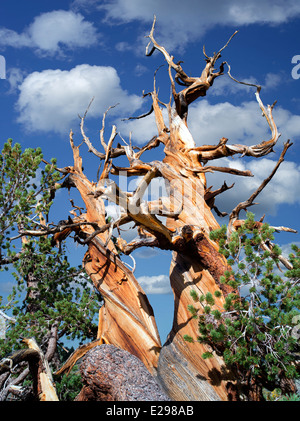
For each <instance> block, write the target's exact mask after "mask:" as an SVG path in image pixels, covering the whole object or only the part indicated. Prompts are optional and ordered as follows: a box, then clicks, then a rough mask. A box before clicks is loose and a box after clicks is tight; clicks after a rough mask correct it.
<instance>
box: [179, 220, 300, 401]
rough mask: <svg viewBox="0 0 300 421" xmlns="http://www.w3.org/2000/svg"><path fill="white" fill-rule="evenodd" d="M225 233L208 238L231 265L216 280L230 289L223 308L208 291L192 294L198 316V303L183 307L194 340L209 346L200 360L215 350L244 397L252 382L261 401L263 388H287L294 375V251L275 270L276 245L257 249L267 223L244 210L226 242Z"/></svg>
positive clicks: (297, 252)
mask: <svg viewBox="0 0 300 421" xmlns="http://www.w3.org/2000/svg"><path fill="white" fill-rule="evenodd" d="M226 231H227V230H226V227H225V226H223V227H222V228H221V229H219V230H217V231H214V232H212V233H211V238H212V239H213V240H215V241H217V242H218V243H219V246H220V250H219V251H220V253H222V254H223V255H224V256H225V257H226V258H227V261H228V263H229V265H230V266H231V268H232V269H230V270H228V271H226V272H225V273H224V275H223V276H222V277H221V279H220V280H221V282H222V283H224V284H227V285H230V286H231V287H232V291H233V292H231V293H229V294H228V295H227V296H226V297H225V302H224V306H223V308H217V306H216V304H215V300H214V297H213V296H212V294H210V293H209V294H206V296H200V297H198V302H199V304H201V307H202V309H203V310H202V312H201V314H200V312H199V310H200V307H199V308H198V309H195V307H194V305H193V306H192V307H193V309H192V310H191V306H189V309H190V310H191V313H192V315H193V316H195V314H197V317H198V322H199V337H198V338H197V340H198V341H199V342H200V343H206V344H210V345H211V346H212V348H213V350H214V352H213V353H205V355H203V358H210V357H213V356H214V353H221V354H222V355H223V358H224V361H225V363H226V365H227V366H228V367H230V368H231V369H232V370H234V371H235V372H236V373H237V377H238V378H239V379H240V380H241V384H243V385H246V389H244V391H245V390H246V394H247V391H248V392H250V395H249V393H248V395H249V396H251V387H252V386H253V385H255V387H256V390H257V388H258V389H259V399H263V395H262V388H263V387H265V388H267V389H270V390H273V389H275V388H276V387H279V388H281V389H282V391H283V392H284V391H285V390H286V391H291V380H292V379H296V378H298V377H299V374H298V371H297V364H296V361H297V360H298V359H299V357H298V355H299V342H298V337H297V336H295V335H293V333H292V332H293V327H295V320H299V314H300V312H299V309H300V294H299V292H300V285H299V279H300V249H299V248H298V247H297V246H295V245H293V246H292V251H293V253H291V254H290V256H289V262H290V263H291V264H292V269H290V270H288V271H286V272H285V273H283V272H281V271H280V270H279V269H278V266H279V256H280V254H281V250H280V249H279V247H278V246H272V250H271V252H270V250H266V248H265V247H263V244H266V243H269V242H271V241H272V240H273V239H274V235H273V233H274V230H273V229H271V228H270V227H269V225H268V224H262V226H261V227H260V228H258V227H257V224H256V223H255V219H254V215H253V214H252V213H248V214H247V219H246V220H245V222H244V224H243V225H242V226H241V227H240V228H238V230H237V231H236V232H233V233H232V235H231V237H230V240H229V241H228V239H227V235H226ZM215 294H216V296H218V295H220V292H219V291H217V292H216V293H215ZM191 296H192V299H193V301H194V303H195V302H196V301H197V293H196V292H195V291H192V293H191ZM185 339H186V340H187V341H188V342H192V341H194V339H193V338H190V337H188V338H185ZM251 385H252V386H251Z"/></svg>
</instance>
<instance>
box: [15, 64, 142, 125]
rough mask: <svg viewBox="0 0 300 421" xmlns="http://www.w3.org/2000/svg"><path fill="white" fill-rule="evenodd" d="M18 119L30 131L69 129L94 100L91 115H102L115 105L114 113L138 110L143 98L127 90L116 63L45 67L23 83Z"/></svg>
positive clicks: (18, 105) (18, 106)
mask: <svg viewBox="0 0 300 421" xmlns="http://www.w3.org/2000/svg"><path fill="white" fill-rule="evenodd" d="M19 89H20V95H19V98H18V101H17V106H16V107H17V111H18V112H19V117H18V122H19V123H22V124H24V126H25V128H26V129H27V130H29V131H54V132H57V133H68V132H69V130H70V129H71V128H72V127H71V125H72V124H74V121H75V122H77V121H78V114H80V115H83V114H84V112H85V110H86V108H87V106H88V104H89V102H90V100H91V99H92V98H93V97H95V100H94V102H93V104H92V106H91V108H90V110H89V114H88V115H89V117H98V118H99V116H102V114H103V112H105V111H106V110H107V108H108V107H109V106H111V105H114V104H116V103H119V106H118V107H116V108H115V109H114V110H112V111H111V113H116V112H120V113H122V112H123V113H124V112H125V111H126V113H128V112H135V111H136V110H137V109H138V108H139V107H140V106H141V101H142V100H141V98H139V97H138V96H136V95H129V94H128V92H127V91H125V90H123V89H122V87H121V84H120V78H119V76H118V74H117V72H116V70H115V69H114V68H113V67H104V66H90V65H88V64H82V65H79V66H76V67H74V68H73V69H71V70H69V71H67V70H59V69H57V70H44V71H42V72H34V73H31V74H30V75H28V76H27V77H26V78H25V79H24V81H23V83H22V84H21V85H20V86H19Z"/></svg>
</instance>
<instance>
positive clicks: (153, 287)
mask: <svg viewBox="0 0 300 421" xmlns="http://www.w3.org/2000/svg"><path fill="white" fill-rule="evenodd" d="M137 281H138V282H139V284H140V285H141V287H142V288H143V290H144V291H145V293H146V294H170V293H171V292H172V289H171V287H170V279H169V277H168V276H167V275H154V276H139V277H138V278H137Z"/></svg>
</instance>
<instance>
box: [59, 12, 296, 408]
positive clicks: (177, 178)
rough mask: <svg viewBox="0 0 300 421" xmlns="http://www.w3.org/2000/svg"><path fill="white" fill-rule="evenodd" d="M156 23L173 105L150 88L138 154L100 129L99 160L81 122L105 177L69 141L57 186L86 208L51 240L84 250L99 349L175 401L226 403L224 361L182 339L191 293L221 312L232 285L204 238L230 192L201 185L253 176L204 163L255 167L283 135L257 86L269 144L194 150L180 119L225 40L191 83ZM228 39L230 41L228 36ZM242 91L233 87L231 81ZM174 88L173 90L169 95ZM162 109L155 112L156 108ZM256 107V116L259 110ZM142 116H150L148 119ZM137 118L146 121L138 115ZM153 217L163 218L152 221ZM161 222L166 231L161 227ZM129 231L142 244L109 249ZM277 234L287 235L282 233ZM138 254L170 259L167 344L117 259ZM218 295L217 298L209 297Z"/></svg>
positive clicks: (193, 329) (207, 79) (228, 378)
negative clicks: (143, 372) (152, 132)
mask: <svg viewBox="0 0 300 421" xmlns="http://www.w3.org/2000/svg"><path fill="white" fill-rule="evenodd" d="M154 27H155V19H154V22H153V26H152V29H151V31H150V34H149V35H148V37H149V44H148V46H147V49H146V55H148V56H151V54H152V53H153V52H154V51H155V50H158V51H159V52H160V53H161V54H162V55H163V57H164V59H165V60H166V62H167V64H168V74H169V78H170V83H171V89H172V97H171V99H170V103H168V104H163V103H162V102H160V101H159V99H158V94H157V91H156V88H155V81H154V89H153V92H151V93H150V94H149V95H150V96H151V98H152V107H151V111H152V112H153V113H154V115H155V121H156V125H157V136H155V137H154V138H152V139H151V140H150V141H149V142H148V143H147V144H146V145H145V146H144V147H143V148H141V149H139V148H134V147H132V145H131V142H128V144H127V143H126V144H124V145H121V146H120V145H119V144H118V145H117V147H114V146H113V142H114V140H115V138H116V136H117V129H116V127H115V126H113V128H112V131H111V135H110V138H109V140H108V141H107V142H106V141H105V139H104V122H105V116H106V114H105V115H104V118H103V125H102V129H101V131H100V135H101V136H100V137H101V143H102V146H103V148H104V151H103V152H100V151H98V150H97V149H96V148H95V146H94V145H93V144H92V142H91V140H90V139H89V138H88V137H87V136H86V134H85V131H84V122H85V117H86V114H85V115H84V116H83V117H82V118H81V133H82V136H83V142H84V143H85V144H86V145H87V147H88V149H89V151H90V152H92V153H93V154H94V155H96V156H97V157H98V158H99V159H100V160H101V161H103V166H102V174H101V175H100V177H99V179H98V181H97V182H93V181H90V180H89V179H88V178H87V176H86V175H85V173H84V171H83V167H82V159H81V156H80V152H79V146H76V145H75V143H74V140H73V133H72V132H71V133H70V143H71V147H72V149H73V156H74V164H73V165H72V166H69V167H66V168H62V169H60V171H61V172H62V173H63V174H65V176H66V178H65V181H64V183H63V187H66V188H71V187H75V188H76V189H77V190H78V191H79V193H80V195H81V197H82V199H83V201H84V203H85V206H86V211H85V213H81V214H78V215H77V216H75V217H74V218H73V220H72V224H69V225H68V224H66V226H65V229H63V228H64V227H60V232H58V233H57V234H55V238H54V239H55V241H57V243H59V242H60V241H61V240H62V239H63V238H64V237H65V236H66V235H67V234H68V233H69V232H71V231H72V230H75V231H76V238H77V240H78V241H79V242H80V243H81V244H86V245H87V247H88V250H87V252H86V255H85V257H84V261H83V263H84V267H85V270H86V272H87V273H88V275H89V276H90V277H91V279H92V281H93V283H94V286H95V287H96V288H97V289H98V291H99V292H100V294H101V296H102V297H103V299H104V305H103V306H102V307H101V309H100V312H99V327H98V342H95V344H101V343H107V344H113V345H115V346H118V347H120V348H123V349H125V350H127V351H129V352H131V353H132V354H134V355H136V356H137V357H138V358H140V359H141V361H143V363H144V364H145V365H146V367H147V368H148V369H149V371H150V372H151V373H153V374H154V375H157V378H158V380H159V382H160V383H161V384H162V386H163V388H164V389H165V390H166V392H167V393H168V394H169V396H170V397H171V399H173V400H203V401H204V400H210V401H214V400H224V401H226V400H228V399H229V394H230V395H231V396H232V395H233V393H232V389H233V388H234V383H235V379H234V376H233V375H232V373H230V372H228V370H226V369H225V365H224V360H223V358H222V356H218V357H216V358H213V359H203V358H202V355H203V354H204V353H205V352H209V351H210V347H208V345H206V344H205V343H203V344H199V343H195V344H190V343H187V342H186V341H185V340H184V337H186V336H190V337H197V334H198V323H197V320H195V319H194V318H193V317H192V315H191V313H190V312H189V310H188V305H189V304H190V303H191V296H190V293H191V291H192V290H193V291H195V292H196V293H197V294H198V295H206V294H207V293H211V294H213V295H214V297H215V302H216V304H217V305H218V306H219V307H220V308H221V307H222V306H223V304H224V302H225V298H226V296H227V295H228V294H229V293H230V292H232V288H231V287H230V286H229V285H226V284H222V283H221V282H220V277H221V276H222V275H223V274H224V272H225V271H226V270H228V263H227V261H226V258H225V257H224V255H222V254H220V253H219V246H218V244H217V242H215V241H213V240H211V239H210V236H209V234H210V232H211V231H212V230H216V229H218V228H219V224H218V223H217V221H216V219H215V217H214V214H213V210H214V211H215V212H216V213H217V214H221V212H220V211H219V210H218V209H217V208H216V206H215V197H216V196H217V195H219V194H221V193H222V192H224V191H226V190H227V189H230V188H231V187H233V186H227V185H226V183H224V185H222V186H221V187H219V188H218V189H216V190H212V189H211V188H210V187H208V186H207V184H206V174H205V173H206V172H213V171H221V172H224V173H230V174H235V175H237V176H251V175H252V174H251V173H250V171H239V170H237V169H233V168H224V167H217V166H210V165H207V163H208V161H210V160H215V159H218V158H222V157H228V156H233V155H236V154H237V155H240V156H250V157H253V158H260V157H262V156H265V155H267V154H268V153H270V152H272V151H273V148H274V146H275V145H276V142H277V140H278V138H279V136H280V134H279V133H278V130H277V127H276V124H275V121H274V119H273V115H272V110H273V106H267V107H265V106H264V104H263V102H262V101H261V98H260V91H261V88H260V86H256V85H253V86H254V89H255V90H256V93H255V95H256V99H257V102H258V106H259V107H258V112H259V111H260V110H261V112H262V113H263V116H264V117H265V118H266V122H267V124H268V125H269V127H270V130H271V139H270V140H267V141H263V142H261V143H259V144H257V145H252V146H246V145H239V144H235V145H230V144H229V143H228V139H226V138H222V139H221V140H220V141H219V143H218V144H216V145H203V146H199V147H196V145H195V141H194V139H193V137H192V135H191V133H190V131H189V129H188V124H187V117H188V110H189V105H190V104H191V103H192V102H193V101H195V100H197V99H198V98H199V97H203V96H205V95H206V91H207V90H208V89H209V88H210V87H211V86H212V85H213V82H214V80H215V78H217V77H219V76H221V75H223V73H224V68H225V66H227V67H228V69H229V70H228V75H229V76H230V77H232V76H231V74H230V67H229V65H228V64H227V63H226V62H222V63H221V64H220V66H219V69H218V70H216V64H217V61H218V60H219V59H220V57H221V53H222V51H223V50H224V49H225V47H227V45H228V43H229V41H230V40H231V38H232V37H231V38H230V39H229V41H228V42H227V43H226V44H225V45H224V47H223V48H221V49H220V50H219V51H218V52H217V53H214V54H213V56H212V57H209V56H208V55H207V54H206V52H205V51H203V52H204V55H205V61H206V64H205V67H204V69H203V71H202V73H201V74H200V76H199V77H190V76H188V75H187V74H186V73H185V72H184V70H183V68H182V66H181V65H180V64H179V63H177V64H176V63H175V62H174V59H173V56H170V55H169V53H168V52H167V51H166V49H165V48H164V47H162V46H160V45H159V44H158V43H157V42H156V40H155V38H154ZM233 35H235V34H233ZM236 82H237V83H239V82H238V81H236ZM176 83H177V85H179V86H180V89H181V90H180V91H179V92H177V90H176ZM161 107H162V108H161ZM164 107H165V108H166V109H167V113H168V122H166V121H165V119H164V118H163V113H162V109H163V108H164ZM259 108H260V110H259ZM148 114H149V113H148ZM141 117H144V116H141ZM159 145H163V147H164V154H165V156H164V159H163V160H162V161H152V162H143V161H142V160H141V158H142V154H143V153H144V152H145V151H148V150H150V149H152V148H155V147H158V146H159ZM290 145H291V144H290V143H289V142H287V143H285V145H284V149H283V151H282V153H281V156H280V159H279V161H278V163H277V165H276V167H275V168H274V170H273V172H272V173H271V174H270V176H269V177H268V178H267V179H266V180H264V182H263V183H262V185H261V186H260V187H259V188H258V189H257V190H256V191H255V192H254V193H253V195H252V196H251V197H250V198H249V199H248V200H246V201H245V202H243V203H240V204H239V205H238V206H236V207H235V209H234V210H233V211H232V213H231V214H230V218H229V225H228V234H230V233H231V232H232V231H234V230H235V228H236V227H237V226H239V225H240V224H241V220H240V219H239V214H240V211H241V210H243V209H246V208H247V207H248V206H250V205H252V204H253V200H254V199H255V197H256V196H257V195H258V193H260V192H261V190H262V189H263V188H264V187H265V185H266V184H267V183H268V182H269V181H270V180H271V178H272V177H273V175H274V174H275V172H276V170H277V169H278V167H279V165H280V163H281V162H282V161H283V159H284V155H285V153H286V151H287V149H288V148H289V146H290ZM122 155H123V156H124V155H125V156H127V158H128V161H129V165H128V167H126V168H124V167H118V166H117V165H116V161H115V159H116V158H117V157H119V156H122ZM124 171H125V172H126V174H127V176H128V177H129V176H141V177H142V178H141V182H140V184H139V185H138V187H137V189H136V190H135V191H134V192H127V191H122V190H121V189H120V188H119V186H118V185H117V184H116V182H115V181H113V180H112V178H110V174H111V175H114V176H117V175H118V174H120V172H122V173H124ZM155 177H162V178H163V179H164V180H165V183H166V186H167V190H168V197H162V198H160V199H159V200H153V201H145V200H144V198H143V197H144V193H145V191H146V189H147V187H148V186H149V184H150V183H151V180H153V179H154V178H155ZM107 199H108V200H109V201H111V202H113V203H115V204H116V205H118V206H120V209H121V210H122V212H121V215H120V217H119V218H118V219H117V220H113V221H109V222H108V221H107V220H106V217H105V204H104V200H107ZM159 216H163V217H165V218H166V219H165V218H163V219H159ZM162 221H166V222H162ZM128 222H132V223H134V224H135V225H136V226H137V228H138V233H139V236H138V238H136V239H135V240H133V241H131V242H130V243H126V241H125V240H124V239H122V238H121V237H118V238H117V239H116V241H113V240H114V238H113V237H112V233H113V230H114V229H115V228H118V227H121V226H122V225H124V224H126V223H128ZM282 229H283V230H288V228H287V229H286V228H284V227H282ZM139 247H157V248H160V249H165V250H172V253H173V254H172V262H171V267H170V282H171V287H172V289H173V293H174V320H173V326H172V330H171V332H170V333H169V336H168V339H167V342H166V343H165V344H164V345H163V346H162V344H161V341H160V338H159V334H158V330H157V326H156V322H155V318H154V314H153V311H152V308H151V306H150V303H149V301H148V299H147V296H146V295H145V293H144V291H143V289H142V288H141V286H140V285H139V283H138V282H137V280H136V279H135V277H134V275H133V272H132V271H131V270H129V268H128V266H126V265H125V264H124V263H123V261H122V260H121V258H120V251H121V252H122V253H123V254H126V255H129V254H130V253H131V252H132V251H133V250H135V249H137V248H139ZM216 291H219V292H220V293H217V294H215V292H216ZM82 352H83V350H82V349H81V350H80V353H79V354H77V353H76V352H75V354H74V355H73V356H72V357H71V358H70V359H69V360H68V362H67V364H66V365H65V366H63V367H62V368H61V370H60V373H62V372H64V371H66V370H67V369H69V368H70V366H71V365H72V364H74V363H75V361H76V359H77V357H78V356H81V355H82Z"/></svg>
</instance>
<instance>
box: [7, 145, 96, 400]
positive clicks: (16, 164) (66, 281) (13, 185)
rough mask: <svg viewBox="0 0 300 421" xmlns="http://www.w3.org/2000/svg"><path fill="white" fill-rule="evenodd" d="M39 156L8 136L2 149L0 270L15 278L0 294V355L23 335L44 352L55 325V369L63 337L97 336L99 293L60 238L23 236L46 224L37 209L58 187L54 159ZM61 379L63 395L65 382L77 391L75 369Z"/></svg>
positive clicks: (45, 210)
mask: <svg viewBox="0 0 300 421" xmlns="http://www.w3.org/2000/svg"><path fill="white" fill-rule="evenodd" d="M42 158H43V155H42V151H41V149H40V148H37V149H26V150H25V151H24V152H22V149H21V146H20V145H19V144H18V143H16V144H13V142H12V140H11V139H9V140H8V141H7V142H6V143H5V145H4V147H3V150H2V152H1V155H0V270H10V271H11V273H12V274H13V276H14V278H15V283H14V285H13V287H12V290H11V293H10V295H9V296H8V297H7V298H6V299H5V300H4V298H3V297H1V296H0V310H1V311H3V312H4V313H5V314H7V315H10V317H12V319H11V320H6V332H5V338H2V339H0V359H1V358H3V357H5V356H7V355H9V354H11V353H13V352H14V351H17V350H19V349H20V348H22V347H24V346H25V345H23V344H22V338H31V337H33V338H35V340H36V341H37V343H38V344H39V345H40V346H41V348H42V350H43V351H44V352H46V350H47V347H48V343H49V340H50V337H51V335H52V331H51V330H53V328H54V327H55V329H56V332H57V349H56V357H55V358H54V359H53V363H51V364H52V368H53V370H54V371H55V370H56V369H57V368H58V366H59V365H60V364H61V362H62V358H61V352H59V351H60V349H61V347H66V345H65V342H66V341H67V340H69V341H76V343H79V344H80V343H83V342H84V341H86V340H87V339H89V340H93V339H95V338H96V334H97V323H96V321H95V320H94V319H95V315H97V314H98V311H99V307H100V305H101V297H100V296H99V295H98V294H96V293H95V291H94V289H93V286H92V283H91V281H90V280H89V278H88V277H87V275H86V273H85V271H84V270H83V268H82V267H81V266H78V267H76V268H75V267H72V266H71V265H70V263H69V261H68V258H67V254H66V247H65V245H64V244H62V245H61V247H60V248H59V249H58V248H56V247H53V246H52V244H51V237H49V236H47V235H42V236H38V237H35V236H29V235H27V236H26V241H22V238H21V237H22V236H21V235H20V232H24V231H30V230H31V231H34V230H39V231H41V230H43V229H46V227H45V226H44V225H43V223H42V222H41V220H40V215H43V217H44V218H45V219H46V218H47V216H48V215H49V211H50V209H51V205H52V197H53V194H52V193H53V190H56V189H57V188H58V187H59V184H58V181H59V180H60V174H59V172H58V171H57V169H56V161H55V159H52V160H51V163H50V164H47V165H45V166H43V167H42ZM68 343H69V342H68ZM61 381H62V382H63V384H64V386H61V388H60V389H61V390H63V391H62V392H61V396H67V395H68V396H69V397H70V396H71V395H72V393H71V395H70V394H68V393H67V391H66V390H65V389H66V384H69V386H70V387H71V388H73V386H74V385H76V388H75V389H76V392H78V381H79V380H78V375H77V374H76V375H74V373H73V375H72V376H71V379H69V380H67V379H65V378H63V379H61ZM26 382H27V384H28V380H26ZM59 382H60V379H56V384H59ZM74 387H75V386H74Z"/></svg>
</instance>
